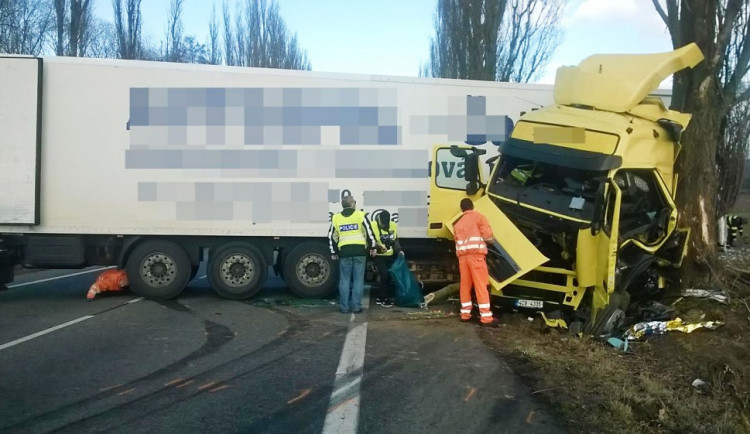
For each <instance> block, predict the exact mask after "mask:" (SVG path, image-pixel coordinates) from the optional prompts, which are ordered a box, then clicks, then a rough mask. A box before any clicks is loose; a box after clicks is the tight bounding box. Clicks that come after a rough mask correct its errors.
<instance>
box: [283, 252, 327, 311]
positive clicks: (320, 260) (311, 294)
mask: <svg viewBox="0 0 750 434" xmlns="http://www.w3.org/2000/svg"><path fill="white" fill-rule="evenodd" d="M283 268H284V273H283V275H284V281H285V282H286V284H287V286H289V289H290V290H291V291H292V292H293V293H294V294H296V295H297V296H299V297H302V298H322V297H326V296H329V295H331V294H332V293H333V291H334V288H335V286H336V283H337V282H338V269H339V267H338V263H336V262H334V261H333V260H332V259H331V252H330V251H329V250H328V247H326V245H325V244H322V243H316V242H307V243H302V244H300V245H299V246H297V247H295V248H293V249H292V251H291V252H289V254H288V255H287V256H285V257H284V267H283Z"/></svg>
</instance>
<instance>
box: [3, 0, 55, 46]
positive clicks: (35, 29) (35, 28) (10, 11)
mask: <svg viewBox="0 0 750 434" xmlns="http://www.w3.org/2000/svg"><path fill="white" fill-rule="evenodd" d="M54 26H55V17H54V9H53V7H52V3H50V2H49V0H24V1H13V0H0V52H3V53H8V54H30V55H33V56H37V55H39V54H40V53H41V52H42V49H44V45H45V43H46V42H47V41H49V40H50V37H51V36H52V35H51V34H50V33H51V32H52V31H53V30H54Z"/></svg>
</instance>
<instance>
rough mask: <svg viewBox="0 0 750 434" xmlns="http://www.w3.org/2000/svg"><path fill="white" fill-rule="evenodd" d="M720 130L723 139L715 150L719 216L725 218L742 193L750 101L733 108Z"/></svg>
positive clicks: (749, 138)
mask: <svg viewBox="0 0 750 434" xmlns="http://www.w3.org/2000/svg"><path fill="white" fill-rule="evenodd" d="M721 129H722V139H723V140H722V141H721V143H719V145H718V147H717V148H718V149H717V151H716V167H717V176H718V186H719V194H718V195H717V203H716V210H717V213H716V215H717V217H718V216H723V215H725V214H726V213H727V212H728V211H729V209H730V208H731V207H732V206H734V204H735V202H736V201H737V197H738V196H739V194H740V191H741V190H742V183H743V180H744V179H745V161H746V160H747V155H748V142H750V102H748V101H743V102H740V103H739V104H737V105H735V106H734V107H732V109H731V110H729V113H727V116H726V117H725V118H724V122H723V123H722V128H721Z"/></svg>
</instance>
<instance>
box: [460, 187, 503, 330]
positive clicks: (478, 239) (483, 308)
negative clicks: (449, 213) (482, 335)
mask: <svg viewBox="0 0 750 434" xmlns="http://www.w3.org/2000/svg"><path fill="white" fill-rule="evenodd" d="M461 211H463V215H462V216H461V217H460V218H459V219H458V221H456V222H455V223H454V224H453V236H454V238H455V240H456V256H458V266H459V272H460V273H461V283H460V285H459V294H460V295H459V297H460V299H461V321H463V322H468V321H469V320H470V319H471V308H472V306H471V287H472V286H474V292H475V293H476V296H477V304H478V305H479V321H480V325H482V326H485V327H497V326H498V321H497V320H496V319H495V318H493V316H492V310H490V293H489V291H488V289H487V288H488V286H489V283H490V278H489V274H488V272H487V261H486V256H487V243H492V242H494V241H495V239H494V238H493V236H492V228H491V227H490V224H489V222H488V221H487V217H485V216H484V215H482V214H481V213H479V212H477V211H474V203H473V202H472V201H471V199H469V198H465V199H462V200H461Z"/></svg>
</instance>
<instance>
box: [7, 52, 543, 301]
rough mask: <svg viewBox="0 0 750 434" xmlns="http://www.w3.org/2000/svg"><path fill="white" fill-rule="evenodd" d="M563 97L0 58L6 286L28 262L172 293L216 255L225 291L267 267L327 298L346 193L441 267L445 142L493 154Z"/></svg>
mask: <svg viewBox="0 0 750 434" xmlns="http://www.w3.org/2000/svg"><path fill="white" fill-rule="evenodd" d="M550 103H552V86H547V85H532V84H524V85H519V84H510V83H495V82H477V81H465V80H443V79H421V78H420V79H417V78H404V77H387V76H377V75H349V74H330V73H317V72H303V71H284V70H272V69H255V68H236V67H222V66H204V65H185V64H171V63H157V62H141V61H119V60H97V59H77V58H57V57H44V58H32V57H18V56H10V55H0V287H3V285H4V284H6V283H9V282H11V281H12V279H13V269H14V266H16V265H17V264H21V265H23V266H24V267H29V268H82V267H86V266H91V265H117V266H118V267H121V268H124V269H126V270H127V273H128V277H129V279H130V282H131V288H132V289H133V290H134V291H135V292H137V293H139V294H141V295H143V296H146V297H149V298H155V299H166V298H171V297H174V296H176V295H177V294H179V293H180V291H182V290H183V289H184V288H185V287H186V285H187V284H188V282H189V281H190V279H191V278H192V277H193V276H194V275H195V272H196V271H197V269H198V266H199V264H200V262H201V261H202V260H204V259H205V260H207V261H208V262H207V274H208V279H209V281H210V283H211V286H212V287H213V288H214V289H215V290H216V292H217V293H219V294H221V295H222V296H225V297H228V298H235V299H242V298H247V297H250V296H252V295H254V294H255V293H257V291H258V290H259V289H260V288H261V287H262V285H263V283H264V280H265V278H266V274H267V270H268V268H269V265H273V266H274V269H275V270H277V272H279V273H280V274H281V275H282V276H283V278H284V279H285V281H286V283H287V284H288V286H289V288H290V289H291V290H292V291H293V292H294V293H296V294H298V295H299V296H303V297H318V296H323V295H326V294H329V293H330V292H331V291H332V290H333V289H334V287H335V283H336V279H337V272H336V264H335V263H334V262H333V261H331V259H330V255H329V253H328V250H327V245H326V242H325V236H326V232H327V228H328V224H329V218H330V215H332V213H335V212H338V211H340V208H341V205H340V201H341V197H342V196H343V195H346V194H351V195H353V196H354V197H355V198H356V200H357V204H358V207H359V208H362V209H364V210H365V211H366V212H368V213H370V214H371V215H372V214H374V213H377V212H378V210H381V209H386V210H388V211H389V212H390V213H391V214H392V215H393V218H394V220H397V221H398V223H399V232H400V235H401V238H402V243H403V244H404V247H405V250H406V251H407V253H408V254H409V257H410V258H412V259H424V260H425V261H432V262H433V263H435V264H439V263H440V261H441V258H443V257H444V256H443V255H446V254H447V255H448V256H445V257H447V258H450V254H449V253H448V252H449V248H448V247H449V246H446V245H445V244H448V243H445V242H443V243H442V244H441V243H440V241H438V240H436V239H434V238H429V237H428V236H427V221H428V219H427V208H428V201H429V197H428V192H429V187H430V186H429V173H428V171H429V167H430V166H429V160H430V158H431V149H432V147H433V145H434V144H436V143H442V144H463V143H465V142H468V143H471V144H474V145H476V146H478V147H484V148H494V146H493V142H495V143H499V142H502V141H503V140H505V137H506V135H507V133H508V132H509V129H510V126H511V125H512V123H510V120H511V119H513V120H515V119H517V118H518V117H519V115H520V113H521V112H523V111H529V110H532V109H533V108H536V107H540V106H543V105H548V104H550ZM491 154H495V152H492V153H491ZM459 166H460V165H459ZM441 170H443V171H444V176H455V177H456V178H460V179H463V177H464V174H463V171H462V168H461V167H447V166H446V167H444V168H442V169H441ZM450 259H453V260H454V259H455V257H453V258H450ZM424 272H425V273H426V275H425V276H423V277H425V278H429V277H430V275H432V277H433V278H439V277H440V275H438V276H437V277H436V276H435V274H434V270H430V269H429V268H425V270H424ZM442 276H443V277H445V276H444V275H442Z"/></svg>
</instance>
